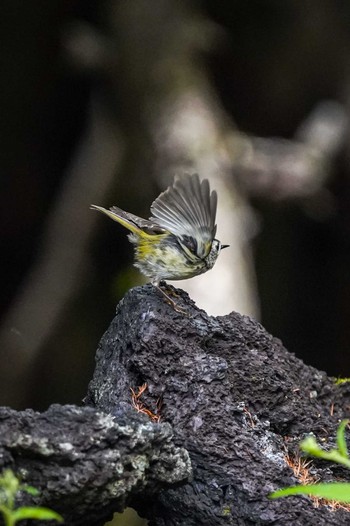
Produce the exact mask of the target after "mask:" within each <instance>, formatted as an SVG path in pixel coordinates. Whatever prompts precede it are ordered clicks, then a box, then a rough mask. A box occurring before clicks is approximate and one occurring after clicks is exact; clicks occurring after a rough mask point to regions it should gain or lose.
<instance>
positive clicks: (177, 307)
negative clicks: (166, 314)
mask: <svg viewBox="0 0 350 526" xmlns="http://www.w3.org/2000/svg"><path fill="white" fill-rule="evenodd" d="M152 285H154V286H155V287H156V289H158V290H159V292H161V293H162V294H163V296H164V297H165V299H166V300H167V302H168V303H169V304H170V305H171V306H172V308H173V309H174V310H175V311H176V312H180V313H181V314H187V313H186V311H185V310H183V309H181V308H180V307H179V306H178V305H177V304H176V303H175V301H174V300H173V299H171V297H170V296H168V294H167V293H166V292H165V291H164V290H163V289H162V288H161V287H160V283H159V281H158V280H157V281H152Z"/></svg>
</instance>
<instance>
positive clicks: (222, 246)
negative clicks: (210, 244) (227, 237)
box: [221, 245, 230, 250]
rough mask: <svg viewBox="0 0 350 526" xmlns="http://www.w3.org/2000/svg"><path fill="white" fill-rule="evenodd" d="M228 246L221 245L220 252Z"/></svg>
mask: <svg viewBox="0 0 350 526" xmlns="http://www.w3.org/2000/svg"><path fill="white" fill-rule="evenodd" d="M229 246H230V245H221V250H222V249H223V248H227V247H229Z"/></svg>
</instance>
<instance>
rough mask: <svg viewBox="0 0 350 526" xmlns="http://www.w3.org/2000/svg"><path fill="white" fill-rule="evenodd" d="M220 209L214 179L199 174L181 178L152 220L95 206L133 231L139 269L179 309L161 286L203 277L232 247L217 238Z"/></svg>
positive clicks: (162, 198)
mask: <svg viewBox="0 0 350 526" xmlns="http://www.w3.org/2000/svg"><path fill="white" fill-rule="evenodd" d="M216 207H217V194H216V192H215V191H212V192H210V187H209V181H208V180H207V179H204V180H202V181H200V179H199V177H198V175H197V174H193V175H188V174H185V175H183V176H181V177H175V179H174V182H173V184H172V185H171V186H169V188H168V189H167V190H165V192H163V193H161V194H160V195H159V197H157V199H156V200H155V201H153V203H152V205H151V214H152V216H151V217H150V218H149V219H148V220H147V219H142V218H141V217H138V216H136V215H134V214H131V213H130V212H125V211H124V210H121V209H120V208H118V207H116V206H112V207H111V208H110V209H109V210H107V209H106V208H103V207H101V206H96V205H91V206H90V208H91V209H93V210H98V211H99V212H102V213H103V214H106V215H107V216H108V217H110V218H111V219H113V220H114V221H117V222H118V223H120V224H121V225H123V226H124V227H125V228H127V229H128V230H130V232H131V233H130V234H129V236H128V238H129V241H130V242H131V243H133V244H134V249H135V263H134V265H135V267H137V268H138V269H139V270H140V271H141V272H142V273H143V274H145V275H146V276H147V277H148V278H151V280H152V283H153V285H154V286H155V287H156V288H157V289H158V290H159V291H160V292H161V293H162V294H163V295H164V296H165V297H166V299H167V300H168V301H169V302H170V303H171V304H172V305H173V307H174V308H176V304H175V302H174V301H173V300H172V299H171V298H170V297H169V296H168V294H166V293H165V292H164V290H162V289H161V288H160V282H161V280H165V279H170V280H181V279H188V278H192V277H194V276H197V275H199V274H203V273H204V272H207V270H210V269H211V268H212V267H213V266H214V264H215V262H216V260H217V257H218V255H219V254H220V251H221V250H222V249H223V248H226V247H228V246H229V245H222V244H221V242H220V241H219V240H218V239H215V234H216V224H215V216H216ZM176 310H177V309H176Z"/></svg>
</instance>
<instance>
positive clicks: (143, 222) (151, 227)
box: [110, 206, 165, 234]
mask: <svg viewBox="0 0 350 526" xmlns="http://www.w3.org/2000/svg"><path fill="white" fill-rule="evenodd" d="M110 211H111V212H113V213H114V214H116V215H117V216H119V217H121V218H123V219H124V220H125V221H127V222H129V223H132V224H134V225H136V226H137V227H138V228H140V229H141V230H144V231H145V232H147V233H148V234H162V233H164V232H165V229H164V228H162V227H161V226H160V225H159V223H157V222H155V221H151V220H148V219H143V218H142V217H138V216H135V214H132V213H131V212H125V210H122V209H121V208H119V207H118V206H111V208H110Z"/></svg>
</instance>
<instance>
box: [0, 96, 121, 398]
mask: <svg viewBox="0 0 350 526" xmlns="http://www.w3.org/2000/svg"><path fill="white" fill-rule="evenodd" d="M119 157H120V144H119V142H118V140H117V137H116V134H115V130H113V128H112V125H111V123H110V122H109V121H108V119H107V118H106V116H105V115H104V113H103V112H102V110H101V108H100V107H99V104H97V103H96V101H95V102H93V103H92V105H91V111H90V124H89V127H88V130H87V132H86V135H85V137H83V139H82V141H81V145H80V148H79V150H78V152H77V154H76V157H75V159H74V160H73V162H72V165H71V167H70V169H69V171H68V173H67V175H66V178H65V181H64V183H63V186H62V188H61V191H60V193H59V195H58V197H57V201H56V203H55V205H54V206H53V209H52V210H51V212H50V215H49V217H48V219H47V223H46V227H45V234H44V238H43V241H42V248H41V250H40V252H39V255H38V259H37V261H36V262H35V263H34V265H33V268H32V269H31V271H30V272H29V274H28V276H27V277H26V281H25V283H24V285H23V288H22V290H21V291H20V292H19V294H18V295H17V297H16V298H15V300H14V302H13V304H12V306H11V308H10V310H9V312H8V313H7V315H6V317H5V319H4V321H3V324H2V327H1V330H0V348H1V354H2V366H1V370H0V382H1V384H2V390H3V392H4V394H5V400H4V401H3V403H4V404H10V405H15V406H21V404H22V400H23V399H24V398H25V393H26V389H27V384H26V381H25V380H27V378H28V373H29V371H30V368H31V366H32V365H33V363H34V361H35V358H36V357H37V355H38V352H39V350H40V349H41V347H42V345H43V344H44V343H45V341H46V340H47V338H48V337H49V335H50V334H51V333H52V331H53V329H54V328H55V327H56V325H57V323H58V321H59V319H60V316H61V314H62V312H63V310H64V308H65V307H66V305H67V303H68V301H70V300H71V299H72V298H73V297H74V296H75V295H76V294H77V291H78V290H79V288H80V287H81V285H82V283H83V277H84V275H86V273H87V271H88V261H89V258H88V255H87V244H88V241H89V239H90V237H91V235H92V232H93V229H94V225H95V218H94V217H93V215H92V214H90V213H89V205H90V203H91V202H92V201H94V200H97V201H99V200H102V198H103V195H104V194H105V192H106V190H107V189H108V187H109V186H110V185H111V182H112V177H113V174H114V170H115V167H116V164H117V162H118V160H119ZM14 385H16V389H15V390H14V389H13V386H14ZM6 393H7V396H8V399H6Z"/></svg>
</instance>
